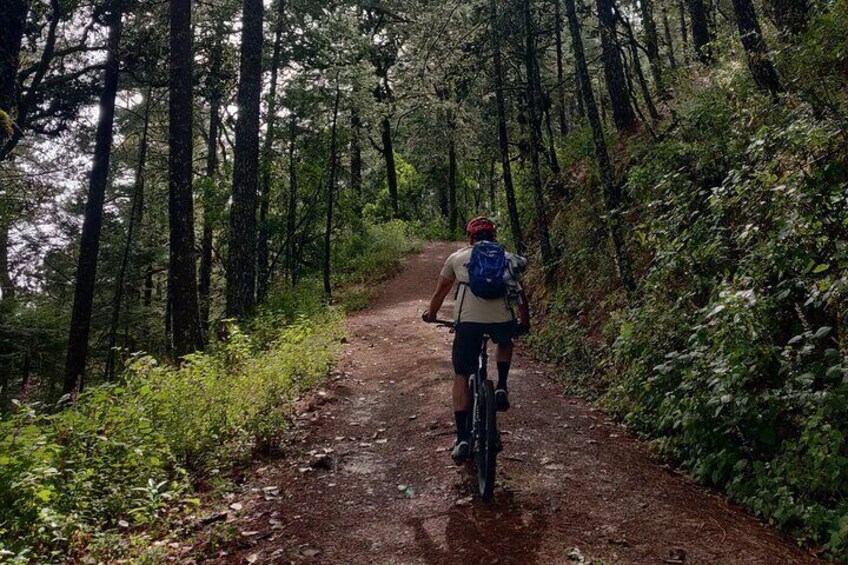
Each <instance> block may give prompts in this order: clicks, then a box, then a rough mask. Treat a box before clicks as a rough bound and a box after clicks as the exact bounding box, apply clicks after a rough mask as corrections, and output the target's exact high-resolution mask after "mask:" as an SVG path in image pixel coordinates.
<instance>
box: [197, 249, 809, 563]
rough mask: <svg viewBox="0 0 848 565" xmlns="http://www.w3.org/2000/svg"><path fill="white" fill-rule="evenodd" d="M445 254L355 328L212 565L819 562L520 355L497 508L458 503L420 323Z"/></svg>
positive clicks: (437, 364) (443, 347)
mask: <svg viewBox="0 0 848 565" xmlns="http://www.w3.org/2000/svg"><path fill="white" fill-rule="evenodd" d="M455 248H456V245H455V244H446V243H437V244H431V245H429V246H428V247H427V248H426V249H425V250H424V251H423V252H422V253H421V254H419V255H416V256H412V257H410V258H408V259H407V261H406V265H405V268H404V270H403V272H402V273H401V274H400V275H399V276H398V277H397V278H396V279H394V280H393V281H392V282H391V283H389V284H387V285H386V287H385V291H384V292H383V294H382V296H381V297H380V298H379V299H378V300H377V301H376V303H375V304H374V305H373V306H372V307H371V308H370V309H368V310H367V311H365V312H362V313H359V314H357V315H355V316H353V317H352V318H351V320H350V322H349V326H350V339H349V343H348V344H347V346H346V351H345V359H344V361H343V363H342V365H341V367H340V371H343V373H341V374H342V376H341V378H336V379H335V380H334V381H333V382H332V383H331V384H330V385H328V388H327V391H326V392H325V393H324V394H325V395H326V396H318V397H317V398H318V399H319V400H320V399H325V400H326V399H327V398H329V401H327V402H325V403H322V404H320V405H319V406H317V408H315V409H314V411H312V412H308V413H306V415H305V416H304V418H302V419H301V420H300V424H299V429H300V431H299V434H300V439H299V440H296V442H295V445H294V447H293V448H292V453H291V454H290V455H289V456H287V457H286V458H284V459H282V460H280V461H278V462H276V463H275V464H273V465H271V466H269V467H266V468H262V469H260V470H259V472H257V474H256V476H255V477H254V478H252V479H251V482H250V486H251V487H252V492H253V495H248V496H247V497H246V500H244V501H242V502H243V508H242V509H241V510H240V512H239V515H238V518H237V520H236V522H235V526H236V528H237V529H238V530H239V532H240V534H239V536H238V537H239V539H238V540H237V541H235V542H233V543H231V544H229V546H228V547H225V548H224V549H223V551H221V552H220V553H219V554H217V556H216V557H214V558H213V559H211V561H212V562H229V563H245V562H254V563H297V564H301V563H315V564H317V563H333V564H372V565H384V564H410V565H411V564H425V563H427V564H431V563H436V564H441V563H444V564H448V563H464V564H494V563H498V564H507V563H514V564H521V565H528V564H534V563H537V564H569V563H579V562H581V561H580V560H579V558H578V557H577V553H575V552H574V548H579V552H580V553H582V555H584V556H585V557H586V562H588V560H589V559H590V558H591V559H593V560H595V561H594V562H595V563H599V562H602V563H634V564H653V563H657V564H666V563H668V564H672V563H685V564H687V565H688V564H719V563H720V564H735V563H744V564H763V565H776V564H801V563H817V561H816V560H815V559H813V558H811V557H809V556H807V555H805V554H804V553H802V552H801V551H799V550H797V549H795V548H794V547H793V546H792V545H791V544H789V543H788V542H787V541H785V540H783V539H781V538H780V537H778V536H777V535H775V534H774V533H772V532H771V531H769V530H768V529H767V528H766V527H764V526H763V525H761V524H760V523H759V522H758V521H757V520H755V519H754V518H752V517H751V516H750V515H748V514H746V513H745V512H744V511H742V510H741V509H738V508H736V507H734V506H732V505H729V504H727V503H726V502H724V501H723V500H722V499H721V498H720V497H718V496H715V495H713V494H710V493H707V492H705V491H704V490H702V489H700V488H698V487H696V486H694V485H693V484H691V483H690V482H689V481H687V480H686V479H685V478H683V477H681V476H678V475H676V474H674V473H672V472H670V471H668V470H667V469H665V468H663V467H661V466H660V465H658V464H656V463H655V462H654V461H652V460H651V458H650V457H649V455H648V453H647V451H646V450H645V448H644V446H642V445H640V444H639V443H638V442H637V441H635V440H633V439H631V438H630V437H628V436H627V434H626V433H625V432H623V431H622V429H621V428H619V427H618V426H616V425H614V424H612V423H611V422H609V421H608V420H607V419H606V418H605V417H604V415H603V414H602V413H601V412H599V411H596V410H595V409H593V408H592V406H591V405H589V404H587V403H586V402H583V401H582V400H578V399H575V398H571V397H568V396H564V395H563V394H562V392H561V391H560V389H559V388H558V387H557V386H556V385H555V384H554V383H552V382H551V381H550V380H548V379H547V378H546V376H545V374H546V371H547V369H546V367H545V366H544V365H542V364H539V363H536V362H533V361H531V360H530V359H529V358H528V356H526V355H523V354H521V353H519V354H518V355H517V357H516V361H515V363H514V370H513V373H512V377H511V387H510V388H511V396H512V403H513V407H512V409H511V410H510V411H509V412H508V413H506V414H505V415H503V414H502V415H500V416H499V417H500V422H501V428H502V429H503V430H504V435H503V440H504V452H503V453H502V456H501V457H500V459H499V470H498V473H499V478H500V485H499V487H498V488H497V489H496V495H495V496H496V498H495V501H494V502H493V503H491V504H486V503H483V502H481V501H479V500H478V499H476V498H475V499H473V501H469V500H468V497H469V496H470V495H471V494H472V492H473V489H474V479H473V477H472V476H471V474H470V473H469V472H468V471H467V470H465V469H464V468H457V467H455V466H454V465H452V464H450V460H449V457H448V452H447V448H448V446H450V445H451V444H452V440H453V422H452V413H451V411H450V396H449V395H450V386H449V384H450V380H449V376H450V374H451V371H450V365H449V361H448V357H449V348H450V339H451V336H450V335H449V334H448V333H447V332H446V331H445V330H443V329H439V328H436V327H433V326H426V325H424V324H423V323H421V322H420V321H419V320H420V318H419V316H420V312H421V311H423V309H424V307H425V304H426V300H427V299H428V297H429V293H430V291H431V287H432V286H433V282H434V278H435V276H436V274H437V273H438V268H439V267H440V266H441V263H442V261H443V260H444V258H445V257H446V256H447V255H448V254H449V253H450V252H451V251H452V250H453V249H455ZM324 452H326V453H327V455H326V456H325V457H323V458H322V457H320V456H316V455H315V454H316V453H324ZM316 461H317V463H316ZM310 462H311V463H312V464H313V465H314V467H311V466H310ZM263 487H266V488H265V490H262V489H263ZM277 487H279V492H277ZM249 491H251V489H249ZM570 554H571V557H569V555H570Z"/></svg>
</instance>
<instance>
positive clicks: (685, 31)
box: [677, 0, 689, 65]
mask: <svg viewBox="0 0 848 565" xmlns="http://www.w3.org/2000/svg"><path fill="white" fill-rule="evenodd" d="M686 2H687V0H677V16H678V19H679V20H680V41H681V43H682V44H683V49H682V51H683V63H684V64H686V65H688V64H689V25H688V24H687V23H686Z"/></svg>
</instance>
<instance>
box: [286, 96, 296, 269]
mask: <svg viewBox="0 0 848 565" xmlns="http://www.w3.org/2000/svg"><path fill="white" fill-rule="evenodd" d="M296 149H297V117H296V116H295V114H294V111H292V116H291V123H290V125H289V206H288V213H287V214H286V272H287V273H288V274H289V276H290V277H291V282H292V285H295V284H296V283H297V265H296V264H295V261H296V257H295V240H294V237H295V230H296V228H297V200H298V195H297V161H295V157H296Z"/></svg>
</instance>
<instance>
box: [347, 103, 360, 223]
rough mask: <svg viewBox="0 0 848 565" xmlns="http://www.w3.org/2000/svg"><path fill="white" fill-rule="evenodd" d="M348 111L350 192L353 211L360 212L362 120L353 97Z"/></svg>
mask: <svg viewBox="0 0 848 565" xmlns="http://www.w3.org/2000/svg"><path fill="white" fill-rule="evenodd" d="M353 98H354V100H353V102H352V106H351V109H350V191H351V195H352V196H353V198H354V202H355V204H354V211H355V212H357V215H359V213H360V212H361V211H362V119H361V118H360V117H359V109H358V108H357V107H356V98H355V97H353Z"/></svg>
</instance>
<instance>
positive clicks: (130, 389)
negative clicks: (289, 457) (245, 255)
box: [0, 309, 343, 561]
mask: <svg viewBox="0 0 848 565" xmlns="http://www.w3.org/2000/svg"><path fill="white" fill-rule="evenodd" d="M260 323H270V322H267V321H266V322H260ZM342 335H343V330H342V324H341V314H340V313H339V312H338V311H336V310H332V309H325V310H323V312H322V313H321V315H320V316H315V317H314V319H308V318H306V317H303V316H301V317H299V318H297V319H296V320H295V321H294V322H293V323H291V324H289V325H288V326H286V327H284V328H278V329H277V337H276V338H275V339H274V340H273V341H271V342H270V343H269V344H268V345H267V346H266V347H259V346H258V345H257V343H256V342H255V341H254V340H253V339H252V338H251V337H250V336H249V335H247V334H245V333H242V332H241V331H240V330H239V329H238V328H237V327H235V326H234V327H232V328H231V334H230V338H229V339H228V340H227V341H226V342H225V343H222V344H220V345H219V346H217V347H216V349H214V350H213V351H211V352H209V353H200V354H195V355H191V356H189V357H188V358H187V362H186V363H185V364H184V365H183V366H181V367H178V368H176V367H171V366H167V365H161V364H159V363H157V362H156V361H155V360H154V359H153V358H151V357H149V356H138V357H136V358H135V359H133V360H132V362H131V363H130V364H129V368H128V370H127V372H126V374H125V375H124V378H123V379H122V382H121V383H120V384H109V385H103V386H98V387H94V388H91V389H89V390H87V391H86V392H84V393H82V394H81V395H80V397H79V398H78V399H77V400H76V401H75V402H74V403H73V405H71V406H68V407H67V408H65V409H63V410H60V411H58V412H55V413H53V414H51V413H48V412H47V411H46V410H45V409H44V407H41V406H19V407H18V410H17V411H16V412H15V413H14V414H13V415H12V416H11V417H10V418H8V419H6V420H4V421H2V422H0V453H2V455H0V552H2V555H3V556H4V557H5V558H6V559H8V560H12V561H14V560H20V561H27V560H49V559H57V558H58V556H59V555H62V554H66V553H67V552H69V551H73V550H74V549H75V548H76V547H83V546H85V545H87V544H89V543H91V540H92V538H95V539H96V538H99V537H102V536H103V535H106V534H104V533H103V532H104V531H108V530H109V529H112V528H116V527H118V526H122V527H124V528H130V527H137V526H145V525H149V524H151V523H152V522H153V521H155V520H158V519H160V518H161V517H162V516H163V514H164V513H165V512H166V510H169V509H174V508H175V507H179V506H181V505H189V506H191V505H192V504H194V503H195V501H194V500H193V499H191V498H189V497H190V493H191V490H192V483H193V482H194V481H196V480H198V479H200V478H214V477H215V476H217V475H219V474H221V473H222V472H223V471H226V470H227V469H228V468H230V467H232V466H233V465H234V464H236V463H238V462H240V461H242V460H244V459H245V458H246V457H247V456H248V455H249V454H250V453H251V452H252V451H253V450H255V449H257V448H258V449H263V450H267V449H271V448H273V447H274V446H276V445H278V444H279V442H280V439H281V434H282V433H283V431H284V430H285V426H286V422H287V421H288V418H289V416H290V410H291V406H292V400H293V399H294V398H296V397H297V396H298V395H300V394H302V392H303V391H304V390H306V389H307V388H309V387H313V386H315V385H316V384H318V383H319V382H320V381H321V380H322V379H323V378H324V377H325V376H326V375H327V374H328V372H329V370H330V368H331V367H332V364H333V362H334V359H335V356H336V354H337V352H338V349H339V347H340V345H339V344H340V340H341V337H342Z"/></svg>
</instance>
